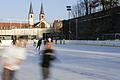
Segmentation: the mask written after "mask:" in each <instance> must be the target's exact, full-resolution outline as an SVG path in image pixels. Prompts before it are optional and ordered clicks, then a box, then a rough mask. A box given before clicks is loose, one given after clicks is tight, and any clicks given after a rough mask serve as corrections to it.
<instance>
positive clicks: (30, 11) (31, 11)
mask: <svg viewBox="0 0 120 80" xmlns="http://www.w3.org/2000/svg"><path fill="white" fill-rule="evenodd" d="M29 14H33V8H32V3H30V9H29Z"/></svg>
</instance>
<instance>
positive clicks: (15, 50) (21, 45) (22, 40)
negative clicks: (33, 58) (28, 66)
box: [2, 36, 27, 80]
mask: <svg viewBox="0 0 120 80" xmlns="http://www.w3.org/2000/svg"><path fill="white" fill-rule="evenodd" d="M13 45H14V46H13ZM13 45H11V46H10V47H8V48H6V49H5V52H4V54H3V55H2V59H3V60H2V61H3V74H2V80H16V79H15V73H16V71H17V70H19V69H20V64H21V63H22V62H23V60H24V59H25V58H26V54H27V53H26V45H27V36H19V37H18V38H17V39H16V41H15V44H13Z"/></svg>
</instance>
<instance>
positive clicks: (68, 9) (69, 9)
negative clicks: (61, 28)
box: [66, 5, 71, 40]
mask: <svg viewBox="0 0 120 80" xmlns="http://www.w3.org/2000/svg"><path fill="white" fill-rule="evenodd" d="M66 8H67V11H68V19H70V12H71V6H69V5H68V6H66ZM68 32H69V40H70V34H71V29H70V20H69V30H68Z"/></svg>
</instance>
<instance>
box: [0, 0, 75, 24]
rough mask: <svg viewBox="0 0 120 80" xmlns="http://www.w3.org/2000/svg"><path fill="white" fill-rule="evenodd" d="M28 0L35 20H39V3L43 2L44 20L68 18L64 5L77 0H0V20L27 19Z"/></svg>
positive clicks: (51, 20)
mask: <svg viewBox="0 0 120 80" xmlns="http://www.w3.org/2000/svg"><path fill="white" fill-rule="evenodd" d="M30 2H32V7H33V11H34V17H35V21H39V13H40V7H41V3H43V7H44V12H45V16H46V21H48V22H50V23H52V22H53V21H54V20H55V19H61V20H64V19H68V12H67V10H66V5H71V6H72V5H75V4H76V3H77V0H0V21H6V20H16V21H17V20H18V21H19V20H20V21H21V20H22V21H26V20H27V19H28V12H29V6H30Z"/></svg>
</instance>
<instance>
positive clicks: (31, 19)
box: [28, 3, 34, 28]
mask: <svg viewBox="0 0 120 80" xmlns="http://www.w3.org/2000/svg"><path fill="white" fill-rule="evenodd" d="M28 24H29V25H30V27H31V28H32V27H33V25H34V14H33V8H32V3H30V8H29V14H28Z"/></svg>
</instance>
